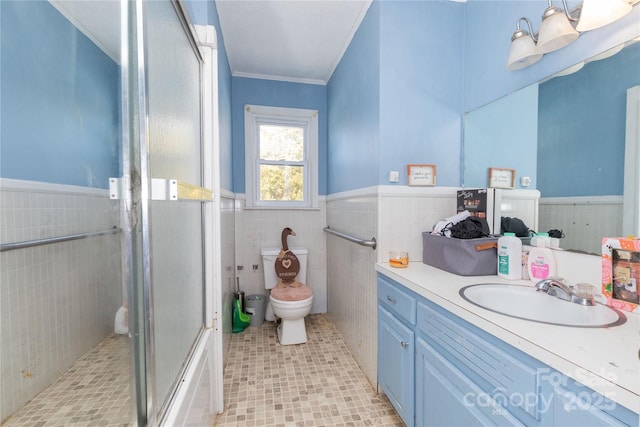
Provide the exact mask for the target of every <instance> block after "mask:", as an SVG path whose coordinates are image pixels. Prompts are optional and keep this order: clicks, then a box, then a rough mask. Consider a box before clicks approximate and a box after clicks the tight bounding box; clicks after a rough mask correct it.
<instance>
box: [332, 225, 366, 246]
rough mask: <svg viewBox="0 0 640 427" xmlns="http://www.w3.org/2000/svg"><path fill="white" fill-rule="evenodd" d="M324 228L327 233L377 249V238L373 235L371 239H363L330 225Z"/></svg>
mask: <svg viewBox="0 0 640 427" xmlns="http://www.w3.org/2000/svg"><path fill="white" fill-rule="evenodd" d="M322 230H324V232H325V233H329V234H333V235H334V236H338V237H341V238H343V239H345V240H348V241H350V242H353V243H356V244H358V245H360V246H367V247H369V248H371V249H373V250H375V249H376V245H377V243H376V238H375V237H372V238H371V240H362V239H358V238H357V237H353V236H349V235H348V234H344V233H341V232H339V231H335V230H332V229H331V228H329V227H328V226H327V227H325V228H323V229H322Z"/></svg>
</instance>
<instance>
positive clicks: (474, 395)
mask: <svg viewBox="0 0 640 427" xmlns="http://www.w3.org/2000/svg"><path fill="white" fill-rule="evenodd" d="M376 270H377V272H378V280H377V282H378V289H377V292H378V385H379V387H380V388H381V390H382V391H383V392H384V393H385V394H386V395H387V396H388V397H389V399H390V400H391V402H392V404H393V405H394V407H395V408H396V410H397V411H398V413H399V414H400V416H401V417H402V419H403V420H404V422H405V423H406V425H407V426H419V427H427V426H431V425H433V426H438V425H456V426H472V425H473V426H476V425H514V426H515V425H527V426H578V425H580V426H591V425H598V426H600V425H602V426H605V425H606V426H612V425H613V426H624V425H630V426H637V425H638V422H639V416H638V412H640V377H639V370H638V366H639V364H640V363H639V360H638V357H639V354H638V350H639V349H638V346H639V339H638V338H639V333H640V316H638V315H637V314H632V313H625V314H626V317H627V321H626V323H624V324H623V325H620V326H616V327H612V328H579V327H566V326H557V325H549V324H544V323H538V322H532V321H528V320H521V319H517V318H513V317H509V316H505V315H502V314H499V313H494V312H491V311H488V310H485V309H483V308H480V307H477V306H475V305H473V304H472V303H470V302H468V301H466V300H465V299H464V298H462V297H461V296H460V295H459V290H460V289H461V288H462V287H464V286H467V285H470V284H477V283H487V282H493V283H505V284H509V283H511V284H526V285H530V286H532V287H533V283H531V282H528V281H507V280H503V279H500V278H498V277H496V276H475V277H464V276H457V275H454V274H451V273H447V272H445V271H443V270H439V269H437V268H434V267H431V266H428V265H425V264H422V263H419V262H410V263H409V266H408V267H407V268H402V269H397V268H393V267H390V266H389V264H387V263H379V264H376ZM550 298H552V297H550ZM567 304H571V303H569V302H567Z"/></svg>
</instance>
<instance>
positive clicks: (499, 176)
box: [489, 168, 516, 188]
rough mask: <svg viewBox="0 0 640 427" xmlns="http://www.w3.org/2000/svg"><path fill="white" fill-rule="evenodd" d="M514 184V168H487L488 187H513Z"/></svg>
mask: <svg viewBox="0 0 640 427" xmlns="http://www.w3.org/2000/svg"><path fill="white" fill-rule="evenodd" d="M515 185H516V170H515V169H504V168H489V187H491V188H514V187H515Z"/></svg>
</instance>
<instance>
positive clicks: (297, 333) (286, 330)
mask: <svg viewBox="0 0 640 427" xmlns="http://www.w3.org/2000/svg"><path fill="white" fill-rule="evenodd" d="M290 250H291V252H293V253H294V254H295V256H296V257H297V258H298V260H299V261H300V272H299V273H298V281H299V282H300V283H301V285H300V286H299V287H297V288H294V287H287V288H276V287H275V286H276V285H277V284H278V276H277V275H276V270H275V262H276V258H277V257H278V254H280V248H263V249H262V250H261V251H260V255H261V256H262V271H263V272H264V286H265V288H266V289H268V290H270V292H269V302H268V303H267V309H266V314H265V319H266V320H269V321H273V320H276V318H279V319H280V325H278V341H279V342H280V344H282V345H291V344H302V343H305V342H307V331H306V328H305V324H304V318H305V316H306V315H307V314H309V312H310V311H311V304H312V302H313V292H312V291H311V288H310V287H309V286H307V285H306V284H305V283H306V281H307V254H308V251H307V249H306V248H301V247H297V248H295V247H293V248H290Z"/></svg>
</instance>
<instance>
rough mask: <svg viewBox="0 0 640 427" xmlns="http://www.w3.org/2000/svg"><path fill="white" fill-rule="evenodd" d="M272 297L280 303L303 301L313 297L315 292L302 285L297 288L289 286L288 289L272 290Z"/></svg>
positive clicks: (276, 288)
mask: <svg viewBox="0 0 640 427" xmlns="http://www.w3.org/2000/svg"><path fill="white" fill-rule="evenodd" d="M271 296H272V297H273V298H275V299H277V300H280V301H302V300H303V299H307V298H309V297H311V296H313V292H312V291H311V288H310V287H308V286H307V285H305V284H304V283H300V286H298V287H297V288H294V287H293V286H287V287H286V288H278V287H275V288H273V289H271Z"/></svg>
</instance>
